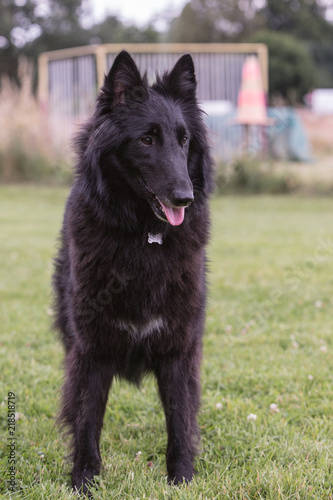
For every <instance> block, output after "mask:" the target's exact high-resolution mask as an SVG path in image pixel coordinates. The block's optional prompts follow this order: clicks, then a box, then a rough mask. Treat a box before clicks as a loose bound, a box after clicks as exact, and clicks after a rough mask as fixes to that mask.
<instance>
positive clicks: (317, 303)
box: [315, 300, 323, 307]
mask: <svg viewBox="0 0 333 500" xmlns="http://www.w3.org/2000/svg"><path fill="white" fill-rule="evenodd" d="M322 305H323V302H322V301H321V300H316V302H315V306H316V307H322Z"/></svg>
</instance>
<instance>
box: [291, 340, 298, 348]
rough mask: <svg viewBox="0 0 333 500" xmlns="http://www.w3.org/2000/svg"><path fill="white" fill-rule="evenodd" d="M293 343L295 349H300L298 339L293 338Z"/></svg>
mask: <svg viewBox="0 0 333 500" xmlns="http://www.w3.org/2000/svg"><path fill="white" fill-rule="evenodd" d="M291 345H292V346H293V348H294V349H298V342H296V340H293V341H292V343H291Z"/></svg>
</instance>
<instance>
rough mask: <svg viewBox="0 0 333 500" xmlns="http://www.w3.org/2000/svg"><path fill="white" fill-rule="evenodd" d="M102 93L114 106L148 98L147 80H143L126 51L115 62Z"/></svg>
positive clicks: (106, 78)
mask: <svg viewBox="0 0 333 500" xmlns="http://www.w3.org/2000/svg"><path fill="white" fill-rule="evenodd" d="M101 91H102V93H103V94H104V95H106V96H107V97H109V98H111V101H112V104H113V105H114V106H118V105H126V104H129V102H130V101H131V100H133V101H138V100H145V99H146V98H147V83H146V81H145V78H143V79H142V78H141V75H140V73H139V70H138V68H137V66H136V64H135V62H134V60H133V59H132V57H131V56H130V55H129V53H128V52H126V51H125V50H122V51H121V52H120V54H118V55H117V57H116V59H115V60H114V63H113V65H112V67H111V69H110V71H109V74H108V75H107V76H106V77H105V80H104V85H103V87H102V89H101Z"/></svg>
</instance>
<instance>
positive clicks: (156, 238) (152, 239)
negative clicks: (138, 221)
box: [148, 233, 163, 245]
mask: <svg viewBox="0 0 333 500" xmlns="http://www.w3.org/2000/svg"><path fill="white" fill-rule="evenodd" d="M148 243H158V244H159V245H162V243H163V235H162V233H158V234H153V233H148Z"/></svg>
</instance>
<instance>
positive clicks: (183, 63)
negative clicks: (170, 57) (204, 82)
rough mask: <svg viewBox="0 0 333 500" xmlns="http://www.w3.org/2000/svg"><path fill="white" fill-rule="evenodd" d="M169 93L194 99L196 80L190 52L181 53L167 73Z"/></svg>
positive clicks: (176, 96) (182, 97) (177, 96)
mask: <svg viewBox="0 0 333 500" xmlns="http://www.w3.org/2000/svg"><path fill="white" fill-rule="evenodd" d="M168 86H169V91H170V93H171V95H173V96H174V97H175V98H181V99H186V100H187V99H195V92H196V87H197V82H196V78H195V70H194V64H193V59H192V57H191V56H190V54H185V55H183V56H182V57H181V58H180V59H179V60H178V61H177V62H176V64H175V66H174V67H173V69H172V71H171V72H170V73H169V75H168Z"/></svg>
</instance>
